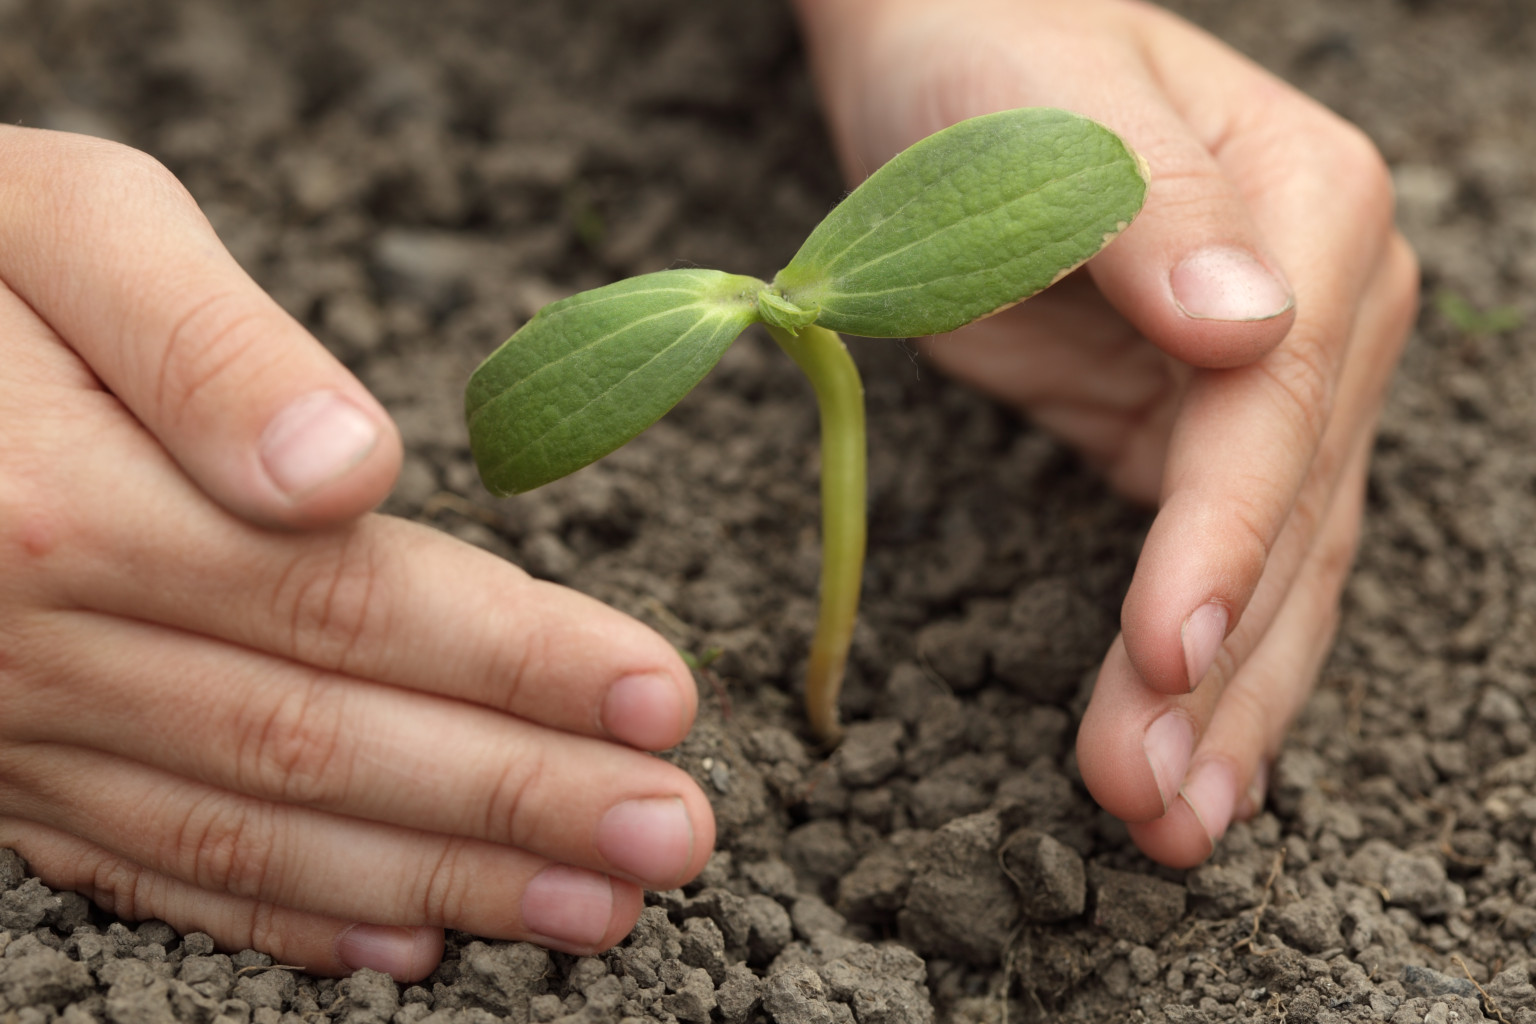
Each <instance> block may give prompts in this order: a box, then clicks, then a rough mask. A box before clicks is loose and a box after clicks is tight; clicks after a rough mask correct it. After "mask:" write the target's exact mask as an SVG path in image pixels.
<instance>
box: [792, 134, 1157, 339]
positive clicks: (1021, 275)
mask: <svg viewBox="0 0 1536 1024" xmlns="http://www.w3.org/2000/svg"><path fill="white" fill-rule="evenodd" d="M1146 191H1147V171H1146V165H1145V163H1144V162H1143V161H1142V160H1141V158H1140V157H1138V156H1137V155H1136V154H1135V153H1134V152H1133V151H1132V150H1131V149H1130V148H1129V147H1127V146H1126V144H1125V143H1124V142H1122V141H1121V140H1120V138H1119V137H1118V136H1116V135H1115V134H1114V133H1113V132H1111V131H1110V130H1109V129H1108V128H1105V127H1104V126H1103V125H1101V124H1098V123H1097V122H1095V121H1091V120H1089V119H1088V118H1085V117H1082V116H1079V115H1077V114H1072V113H1069V112H1067V111H1064V110H1054V109H1050V108H1029V109H1023V110H1009V111H1004V112H1002V113H998V114H988V115H985V116H982V117H976V118H972V119H970V120H968V121H962V122H960V123H959V124H956V125H954V126H952V127H950V128H946V129H944V130H943V131H941V132H938V133H936V134H934V135H930V136H929V137H928V138H926V139H924V140H922V141H921V142H918V143H917V144H916V145H914V146H912V147H911V148H909V149H907V150H905V151H903V152H902V153H900V154H899V155H897V156H895V157H893V158H892V159H891V160H890V161H889V162H888V163H886V164H885V165H884V166H883V167H881V168H880V169H879V170H877V171H876V172H875V173H874V174H872V175H870V177H869V178H868V179H866V180H865V182H864V183H863V184H862V185H860V186H859V187H858V188H856V189H854V191H853V192H852V193H851V194H850V195H849V196H848V197H847V198H846V199H844V200H843V201H842V202H841V203H840V204H838V206H837V207H836V208H835V209H834V210H833V211H832V212H831V213H830V214H828V216H827V218H826V219H825V220H823V221H822V222H821V224H820V225H818V226H817V227H816V229H815V230H814V231H813V232H811V235H810V237H809V238H807V239H806V241H805V244H804V245H803V246H801V247H800V251H799V252H798V253H796V254H795V257H794V259H792V260H790V262H789V265H788V266H786V267H785V268H784V269H783V270H781V271H780V272H779V274H778V276H777V277H775V278H774V282H773V285H774V290H775V291H776V292H778V293H779V294H780V295H782V296H783V297H784V298H785V299H786V300H787V301H788V302H789V303H790V304H792V305H793V306H797V307H801V308H805V309H816V308H818V307H819V309H820V314H819V316H818V317H817V320H816V322H817V323H819V324H821V325H822V326H823V327H826V328H829V329H831V330H835V331H843V332H846V333H848V334H858V335H863V336H865V337H876V338H898V337H910V336H914V335H922V334H939V333H942V332H944V331H952V330H954V329H955V328H957V327H962V326H964V325H965V324H968V323H970V322H971V321H973V320H978V319H980V318H982V317H984V316H987V315H989V314H991V313H994V312H997V311H998V310H999V309H1002V308H1004V307H1006V306H1010V305H1012V304H1013V303H1015V302H1018V301H1020V300H1021V299H1025V298H1028V297H1029V296H1030V295H1033V294H1035V293H1036V292H1039V291H1041V290H1043V289H1045V288H1046V287H1047V286H1049V285H1050V284H1051V283H1052V282H1054V281H1055V280H1057V279H1058V278H1060V277H1061V276H1062V275H1064V274H1065V273H1066V272H1068V271H1069V270H1071V269H1072V268H1074V267H1076V266H1079V265H1080V264H1082V263H1083V262H1085V261H1086V260H1088V259H1089V258H1091V257H1092V256H1093V255H1095V254H1096V253H1098V252H1099V250H1100V249H1102V248H1103V247H1104V246H1105V245H1107V244H1108V243H1109V242H1110V240H1111V239H1113V238H1114V236H1115V235H1116V234H1118V233H1119V232H1120V231H1122V230H1124V229H1125V227H1126V226H1127V225H1128V224H1129V223H1130V222H1131V219H1132V218H1134V217H1135V216H1136V214H1137V212H1138V211H1139V210H1140V209H1141V205H1142V202H1143V201H1144V199H1145V198H1146Z"/></svg>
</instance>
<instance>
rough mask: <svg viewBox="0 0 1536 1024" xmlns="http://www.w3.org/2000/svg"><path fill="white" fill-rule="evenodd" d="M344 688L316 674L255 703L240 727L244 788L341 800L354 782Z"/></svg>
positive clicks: (319, 802)
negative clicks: (269, 700)
mask: <svg viewBox="0 0 1536 1024" xmlns="http://www.w3.org/2000/svg"><path fill="white" fill-rule="evenodd" d="M345 700H346V695H345V692H344V690H342V689H341V688H340V687H337V686H335V685H333V684H332V683H330V682H329V681H328V680H326V679H324V678H323V677H321V676H319V675H316V676H313V677H311V678H309V679H307V680H305V681H303V682H301V683H298V684H296V685H294V686H293V687H292V688H290V689H289V690H288V691H287V692H286V693H284V694H283V695H282V696H281V697H280V698H278V700H277V701H276V702H275V703H273V704H270V705H268V706H265V707H262V708H260V709H256V708H253V709H252V710H251V712H250V713H249V714H248V715H247V716H246V720H245V722H244V723H243V724H242V727H241V729H240V735H241V737H242V739H241V741H240V742H239V744H238V746H237V756H236V762H235V763H236V764H237V765H239V766H240V768H239V769H238V770H239V773H240V777H239V780H238V782H237V784H238V785H239V786H240V787H241V788H242V789H243V790H244V791H245V792H250V793H256V794H258V795H260V796H263V797H266V798H269V799H277V800H282V801H284V802H286V803H292V804H302V805H309V806H329V805H334V804H335V803H337V802H339V801H340V800H342V799H343V798H344V796H345V794H346V793H347V791H348V789H349V786H350V782H351V776H352V772H351V763H350V761H349V759H348V757H347V751H348V750H349V749H350V748H349V746H348V744H347V742H346V739H345V737H346V722H347V716H346V709H345V707H344V704H345Z"/></svg>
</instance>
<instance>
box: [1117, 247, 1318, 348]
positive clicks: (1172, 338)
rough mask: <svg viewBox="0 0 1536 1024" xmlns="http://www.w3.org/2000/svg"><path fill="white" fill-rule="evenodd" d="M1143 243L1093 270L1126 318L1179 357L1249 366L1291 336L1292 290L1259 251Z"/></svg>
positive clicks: (1293, 314) (1292, 320) (1293, 302)
mask: <svg viewBox="0 0 1536 1024" xmlns="http://www.w3.org/2000/svg"><path fill="white" fill-rule="evenodd" d="M1148 227H1149V230H1153V229H1155V226H1152V225H1149V226H1148ZM1182 229H1183V230H1185V231H1192V230H1194V229H1191V228H1188V227H1187V226H1182ZM1133 230H1134V229H1133ZM1141 241H1142V244H1139V245H1133V246H1128V247H1127V250H1126V251H1123V252H1117V251H1116V249H1115V248H1113V247H1112V248H1111V249H1110V250H1109V251H1108V252H1106V253H1105V254H1104V256H1103V257H1101V258H1100V259H1101V262H1100V263H1098V264H1089V267H1090V271H1091V272H1092V273H1093V275H1094V281H1095V283H1096V284H1097V285H1098V286H1099V287H1100V289H1102V290H1103V292H1104V294H1105V296H1106V297H1107V298H1108V299H1109V300H1110V302H1111V303H1112V304H1113V305H1114V306H1115V308H1116V309H1117V310H1118V311H1119V312H1120V313H1121V315H1122V316H1124V317H1125V318H1126V319H1127V320H1129V321H1130V322H1131V323H1133V324H1135V325H1136V327H1137V328H1138V329H1139V330H1140V331H1141V332H1142V334H1143V335H1145V336H1146V338H1147V339H1148V340H1149V341H1151V342H1152V343H1153V344H1154V345H1156V346H1157V347H1158V348H1160V349H1162V350H1163V351H1164V352H1165V353H1167V354H1168V355H1170V356H1172V357H1173V358H1174V359H1177V360H1179V361H1180V362H1182V363H1185V364H1187V365H1189V366H1193V367H1197V368H1200V369H1207V370H1228V369H1233V368H1235V367H1239V366H1247V365H1249V364H1250V363H1253V362H1255V361H1256V360H1258V359H1260V358H1262V357H1263V356H1264V355H1266V354H1268V353H1269V352H1271V351H1273V350H1274V349H1275V348H1276V347H1277V346H1279V344H1280V343H1281V342H1282V341H1284V340H1285V337H1286V335H1287V334H1288V333H1290V330H1291V327H1292V325H1293V324H1294V323H1295V321H1296V300H1295V296H1294V294H1293V292H1292V290H1291V287H1290V284H1289V283H1288V282H1287V280H1286V278H1285V275H1284V273H1283V272H1282V271H1281V270H1280V269H1279V268H1278V267H1277V266H1275V265H1274V263H1273V261H1271V260H1268V259H1266V258H1263V257H1260V256H1258V255H1255V253H1254V249H1253V247H1251V246H1245V245H1243V244H1241V243H1229V242H1225V241H1210V242H1206V243H1204V244H1200V245H1198V246H1197V247H1196V248H1195V249H1194V250H1193V251H1187V250H1186V251H1184V252H1183V253H1182V255H1179V254H1173V253H1169V252H1167V251H1166V250H1165V247H1164V246H1161V245H1158V244H1149V243H1148V242H1147V240H1145V239H1143V240H1141Z"/></svg>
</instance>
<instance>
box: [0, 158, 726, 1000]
mask: <svg viewBox="0 0 1536 1024" xmlns="http://www.w3.org/2000/svg"><path fill="white" fill-rule="evenodd" d="M0 282H3V284H0V350H3V351H4V352H5V359H4V370H3V373H0V422H3V423H4V424H5V428H4V430H3V431H0V708H4V714H3V715H0V845H3V846H11V847H14V848H15V849H16V850H18V851H19V852H20V853H21V854H22V856H23V857H24V858H26V860H27V862H28V864H29V865H30V867H31V869H32V870H33V871H34V872H36V873H37V874H38V875H39V876H40V877H41V878H42V879H43V880H44V881H45V882H46V883H47V884H49V885H50V886H53V887H55V888H59V889H73V890H78V891H80V892H83V893H85V894H87V895H88V896H90V897H91V898H92V899H94V900H95V901H96V902H98V903H100V904H101V905H103V906H105V907H106V908H108V909H109V910H112V911H115V912H116V913H118V914H120V915H122V916H124V917H128V918H130V919H131V918H144V917H155V918H161V919H163V920H165V921H167V922H169V923H170V924H172V925H173V926H175V927H176V928H177V929H179V930H182V931H184V932H185V931H204V932H207V933H209V934H210V935H212V936H213V938H214V939H215V940H216V941H217V942H218V944H219V945H220V946H222V947H224V948H232V949H240V948H245V947H255V948H257V949H262V950H265V951H267V952H269V953H271V954H272V955H273V956H274V957H276V958H277V959H278V960H279V961H280V962H282V963H289V964H298V965H302V966H304V967H306V968H308V969H309V970H311V971H314V972H317V973H321V974H345V973H349V972H350V971H352V970H354V969H356V968H359V967H371V968H374V969H377V970H380V971H385V972H387V973H389V974H392V975H394V976H395V977H396V978H397V979H400V980H402V981H407V980H416V979H420V978H422V977H424V976H425V975H426V974H428V973H429V972H430V971H431V970H432V968H433V967H435V966H436V964H437V963H438V961H439V960H440V959H441V956H442V950H443V929H444V928H459V929H464V930H466V931H470V932H473V933H475V934H478V935H484V936H488V937H496V938H505V939H529V940H532V941H536V942H539V943H541V944H544V945H547V946H551V947H553V948H557V949H562V950H566V951H569V952H574V953H590V952H595V951H598V950H601V949H603V948H606V947H608V946H610V945H612V944H613V943H615V942H617V941H619V940H620V939H621V938H623V937H624V936H625V935H626V934H627V933H628V932H629V931H630V929H631V928H632V927H633V925H634V922H635V921H636V919H637V918H638V915H639V912H640V909H641V905H642V902H641V887H642V886H644V887H648V888H657V889H665V888H671V887H675V886H677V885H680V884H682V883H683V882H684V881H686V880H687V879H689V878H691V877H693V875H695V874H696V873H697V872H698V871H699V870H700V869H701V868H702V867H703V865H704V862H705V860H706V859H707V858H708V856H709V853H710V849H711V847H712V846H713V844H714V823H713V817H712V815H711V811H710V807H709V803H708V801H707V800H706V799H705V798H704V796H703V794H702V792H701V791H700V790H699V789H698V787H697V786H695V785H694V783H693V782H692V780H691V779H689V777H688V776H687V775H686V774H685V773H684V772H682V771H681V770H679V769H677V768H675V767H673V766H672V765H669V764H666V763H665V762H663V761H660V760H658V759H656V758H654V757H652V756H650V755H649V754H646V753H643V751H647V750H657V749H662V748H665V747H668V746H671V745H673V744H675V743H676V742H677V741H678V740H680V739H681V738H682V737H683V736H684V735H685V734H686V732H687V730H688V728H689V726H690V725H691V723H692V720H693V716H694V712H695V710H696V692H695V689H694V684H693V681H692V677H691V676H690V674H689V673H688V671H687V670H686V669H685V667H684V666H683V665H682V663H681V662H680V660H679V658H678V656H677V654H676V652H675V651H673V650H672V648H671V647H670V646H669V645H668V644H667V643H666V642H665V641H664V640H663V639H662V638H661V637H660V636H658V635H657V634H655V633H654V632H652V631H651V630H649V629H647V628H646V627H644V626H642V625H641V624H639V623H638V622H635V621H634V620H632V619H630V618H628V617H626V616H624V615H622V614H620V613H619V612H617V611H614V610H612V609H610V608H607V607H606V606H604V605H602V604H600V603H598V602H596V601H593V600H591V599H589V598H586V597H583V596H581V595H579V594H577V593H575V592H574V591H570V590H565V589H563V588H560V587H556V586H553V585H551V584H548V583H544V582H539V581H536V580H533V579H532V578H530V577H529V576H528V575H527V574H525V573H523V572H522V571H520V570H518V569H517V568H515V567H513V566H511V565H509V564H507V563H505V562H504V561H502V560H501V559H499V558H496V557H494V556H492V555H490V554H487V553H485V552H482V551H480V550H478V549H475V548H472V547H470V546H469V545H466V544H463V543H460V542H458V541H455V540H453V539H451V538H449V537H447V536H446V535H443V534H440V533H438V532H436V531H433V530H430V529H428V528H425V527H422V526H418V525H415V524H412V523H409V522H406V521H403V520H399V519H395V518H389V517H385V516H380V515H376V514H369V513H368V510H369V509H371V508H372V507H373V506H374V505H375V504H377V503H378V502H379V501H380V500H381V499H382V498H383V497H384V496H385V494H386V493H387V492H388V490H389V488H390V486H391V484H392V482H393V480H394V477H395V474H396V472H397V470H398V468H399V463H400V454H401V450H400V440H399V437H398V435H397V433H396V431H395V429H394V427H393V425H392V424H391V422H390V420H389V417H388V416H387V415H386V413H385V412H384V410H383V409H382V407H380V406H379V404H378V403H377V402H376V401H374V400H373V398H372V397H370V396H369V395H368V393H367V392H366V391H365V390H364V388H363V387H362V386H361V384H359V382H358V381H356V380H355V379H353V378H352V377H351V376H350V374H348V373H347V371H346V370H345V369H344V368H343V367H342V366H341V365H340V364H339V363H337V362H336V361H335V360H334V359H333V358H331V357H330V356H329V355H328V354H327V353H326V352H325V351H324V349H323V348H321V346H320V345H319V344H318V343H317V342H316V341H315V340H314V339H313V338H312V337H310V336H309V334H307V333H306V332H305V331H304V330H303V329H302V328H301V327H300V326H299V325H298V324H297V323H295V322H294V321H293V320H292V319H291V318H290V317H288V316H287V315H286V314H285V313H284V312H283V311H282V310H281V309H280V308H279V307H278V306H277V305H276V304H275V303H274V302H273V301H272V300H271V299H270V298H269V297H268V296H266V295H265V294H264V293H263V292H262V291H261V290H260V289H259V288H258V287H257V286H256V285H255V284H254V283H253V282H252V281H251V280H250V279H249V278H248V277H247V276H246V275H245V274H244V273H243V272H242V271H241V270H240V269H239V267H238V266H237V265H236V264H235V262H234V260H233V259H232V258H231V257H230V256H229V255H228V253H227V252H225V250H224V249H223V247H222V246H221V245H220V244H219V242H218V240H217V238H216V237H215V235H214V233H213V231H212V229H211V228H210V227H209V225H208V223H207V221H206V220H205V219H204V218H203V217H202V215H201V214H200V213H199V212H198V210H197V207H196V205H195V204H194V203H193V201H192V199H191V197H190V196H188V195H187V194H186V192H185V191H184V190H183V189H182V188H181V186H180V185H179V184H178V183H177V182H176V181H175V179H174V178H172V176H171V175H170V174H169V173H168V172H167V171H165V169H164V168H163V167H161V166H160V165H159V164H157V163H155V162H154V161H153V160H151V159H150V158H148V157H146V156H144V155H143V154H140V153H137V152H134V151H133V150H130V149H127V148H125V147H122V146H117V145H113V144H111V143H106V142H101V141H98V140H94V139H88V138H84V137H80V136H71V135H65V134H60V133H54V132H44V131H37V130H29V129H21V128H12V127H0ZM444 751H451V755H450V756H446V757H445V756H443V754H444Z"/></svg>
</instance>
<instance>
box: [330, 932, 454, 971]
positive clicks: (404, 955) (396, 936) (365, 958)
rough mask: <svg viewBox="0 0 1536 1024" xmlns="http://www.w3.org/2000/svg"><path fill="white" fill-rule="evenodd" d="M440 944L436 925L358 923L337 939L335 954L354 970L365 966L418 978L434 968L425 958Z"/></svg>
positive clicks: (374, 969)
mask: <svg viewBox="0 0 1536 1024" xmlns="http://www.w3.org/2000/svg"><path fill="white" fill-rule="evenodd" d="M438 944H439V940H438V933H437V932H436V930H435V929H430V928H398V927H394V926H391V925H382V924H355V925H353V926H352V927H351V928H348V929H347V930H346V931H344V932H342V933H341V938H339V939H337V940H336V957H337V959H339V960H340V961H341V962H342V963H343V964H345V965H346V967H347V969H348V970H351V971H360V970H362V969H363V968H365V967H366V968H367V969H368V970H371V971H378V972H379V973H381V974H388V975H389V976H390V977H392V978H395V979H398V980H409V981H415V980H417V979H419V978H421V977H422V976H424V975H425V974H426V973H427V971H428V970H430V969H431V966H432V965H431V964H427V963H424V962H423V961H424V960H425V959H427V958H428V957H430V956H431V948H432V947H433V946H434V945H438ZM441 954H442V949H441V947H440V945H439V946H438V955H439V956H441Z"/></svg>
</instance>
